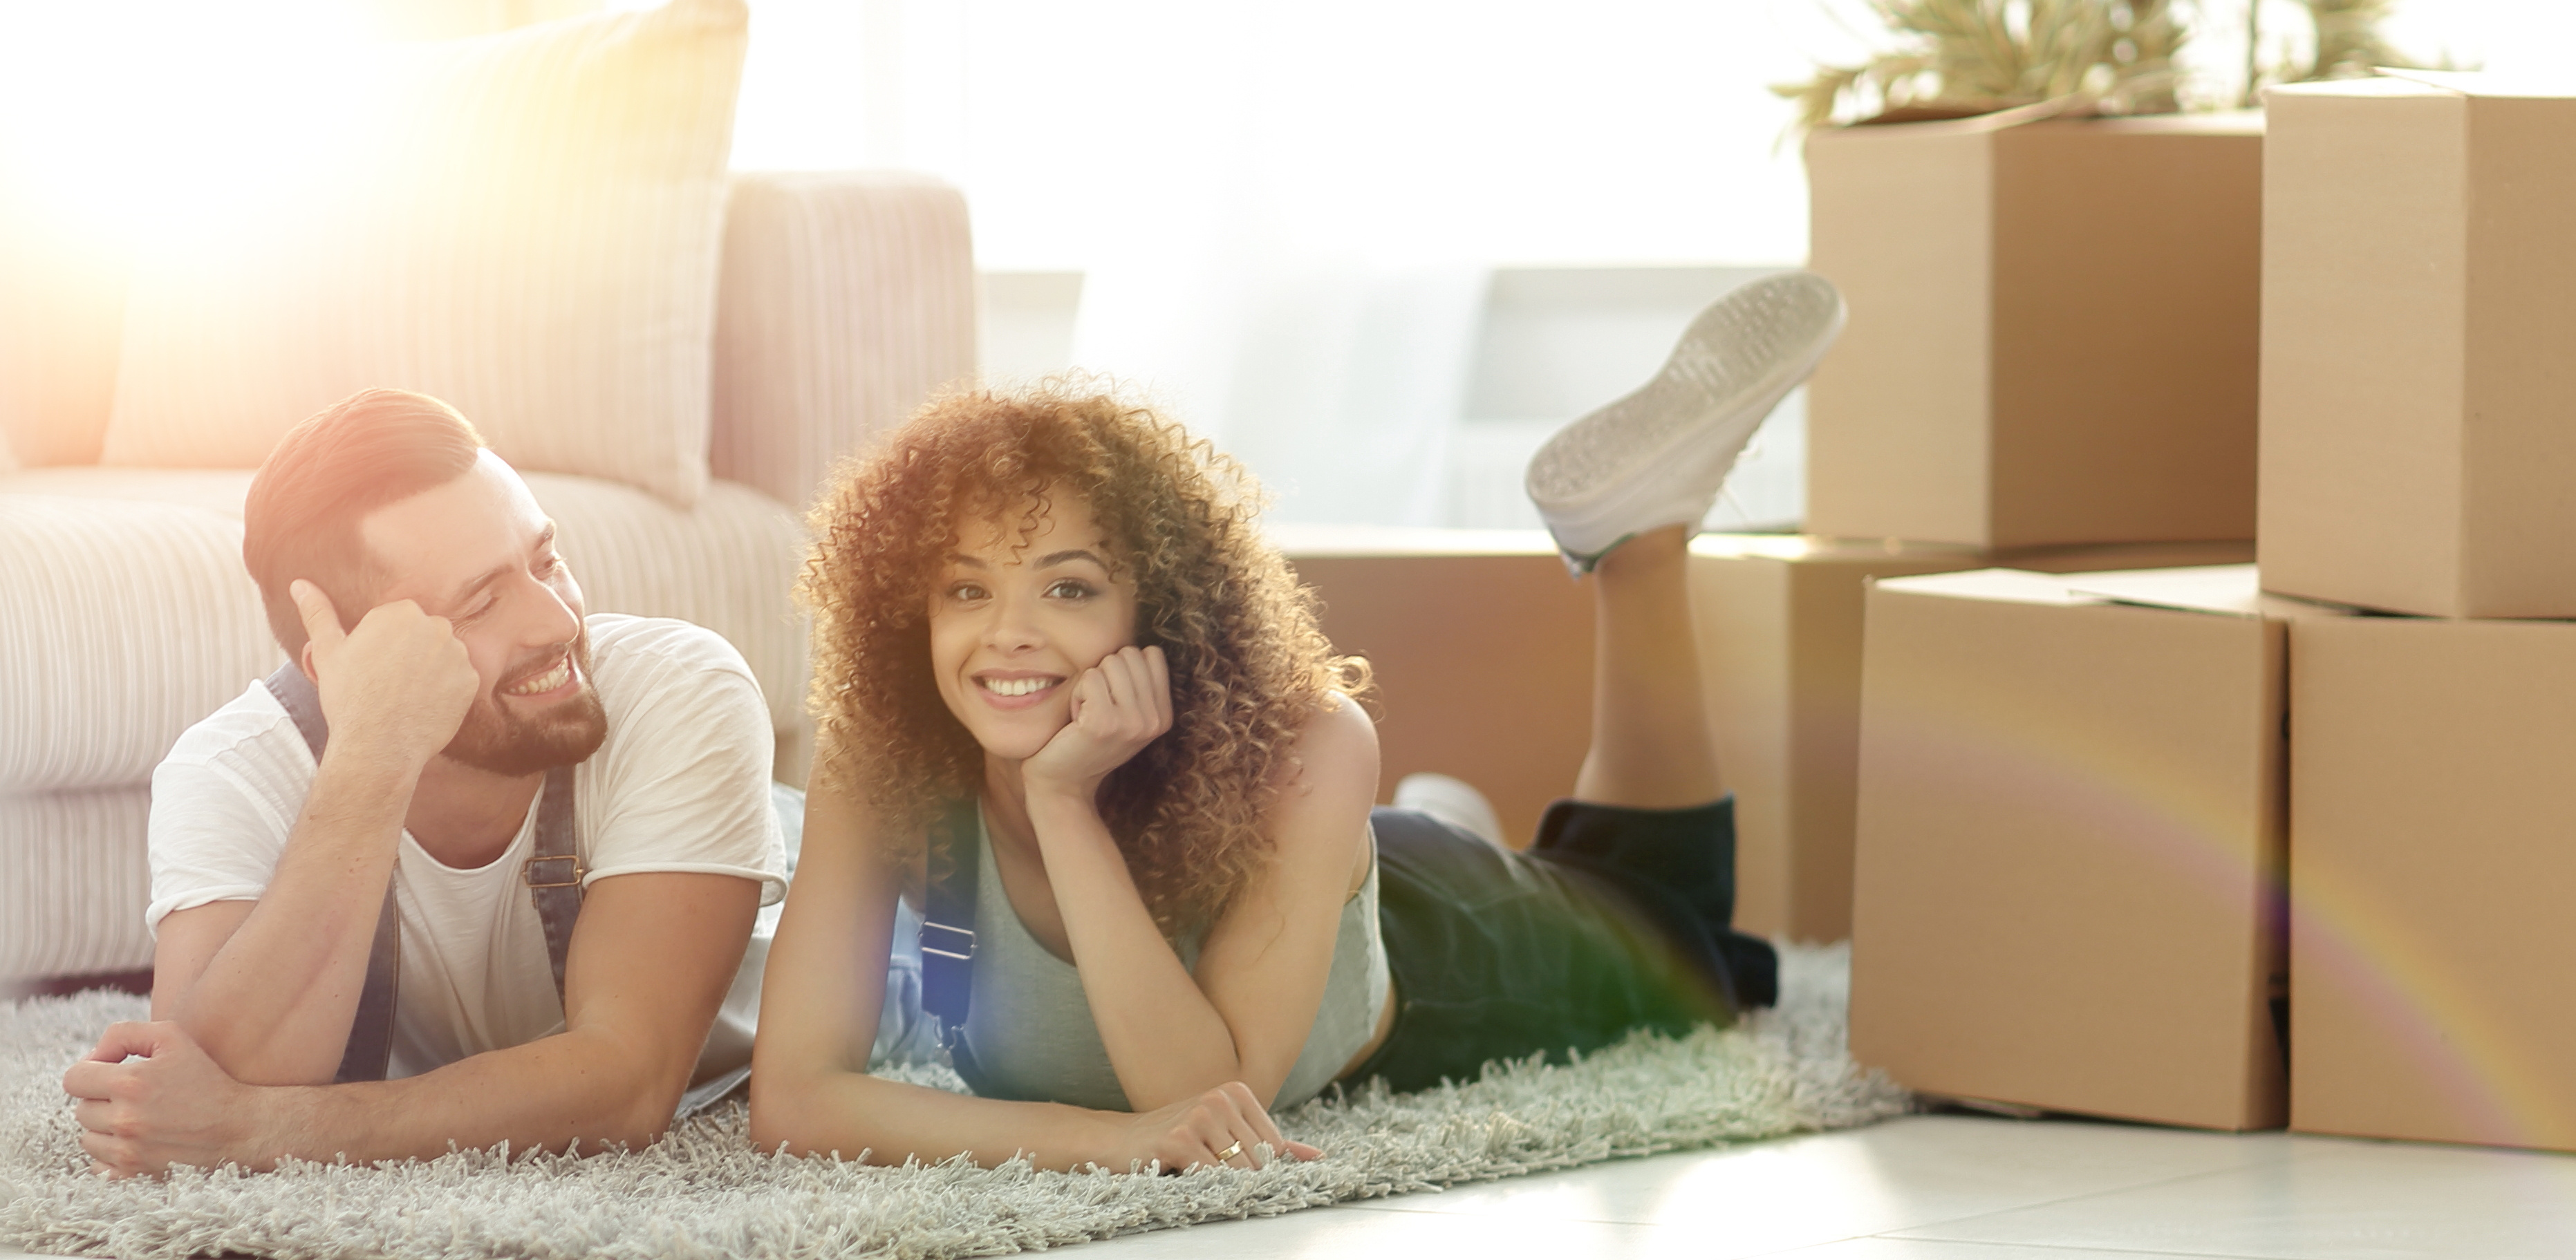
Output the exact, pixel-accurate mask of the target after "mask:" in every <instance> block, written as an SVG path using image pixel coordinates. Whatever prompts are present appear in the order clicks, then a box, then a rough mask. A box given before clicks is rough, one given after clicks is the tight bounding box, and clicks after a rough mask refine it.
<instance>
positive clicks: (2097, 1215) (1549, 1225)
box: [0, 1116, 2576, 1260]
mask: <svg viewBox="0 0 2576 1260" xmlns="http://www.w3.org/2000/svg"><path fill="white" fill-rule="evenodd" d="M15 1255H16V1253H11V1252H6V1251H0V1260H14V1258H15ZM1071 1255H1072V1256H1074V1257H1079V1258H1080V1260H1164V1258H1166V1257H1168V1258H1170V1260H1213V1258H1219V1257H1222V1258H1225V1260H1233V1258H1235V1257H1253V1256H1258V1257H1287V1256H1294V1257H1317V1258H1319V1260H1320V1258H1322V1257H1332V1258H1333V1260H1370V1258H1374V1257H1386V1258H1388V1260H1451V1258H1453V1257H1454V1258H1456V1260H1518V1258H1520V1257H1529V1258H1531V1260H1592V1258H1594V1257H1609V1256H1620V1257H1627V1256H1636V1257H1654V1258H1660V1257H1692V1258H1693V1260H1728V1258H1730V1257H1750V1256H1775V1257H1798V1258H1799V1260H2114V1258H2117V1260H2157V1258H2158V1257H2165V1258H2168V1260H2169V1258H2171V1257H2184V1256H2191V1257H2210V1256H2220V1257H2261V1258H2264V1260H2397V1258H2400V1257H2418V1256H2441V1257H2450V1256H2461V1257H2480V1258H2482V1260H2522V1258H2525V1257H2529V1258H2534V1260H2538V1258H2542V1257H2546V1258H2547V1260H2567V1258H2569V1257H2576V1157H2567V1156H2559V1155H2540V1154H2527V1153H2521V1152H2513V1151H2492V1150H2477V1149H2469V1148H2459V1147H2438V1146H2411V1145H2405V1144H2400V1143H2387V1142H2362V1141H2351V1140H2346V1139H2340V1138H2314V1137H2294V1136H2290V1135H2287V1134H2280V1133H2267V1134H2253V1135H2248V1136H2227V1135H2222V1134H2213V1133H2191V1132H2181V1131H2177V1130H2171V1129H2153V1128H2143V1127H2134V1126H2126V1125H2110V1124H2086V1123H2079V1122H2073V1121H2062V1120H2049V1121H2036V1122H2024V1121H2013V1120H1991V1119H1983V1118H1974V1117H1967V1116H1911V1117H1907V1118H1905V1119H1902V1120H1897V1121H1893V1122H1891V1123H1888V1124H1883V1125H1879V1126H1877V1127H1875V1128H1870V1129H1862V1130H1858V1131H1855V1132H1850V1133H1831V1134H1824V1135H1820V1136H1816V1137H1802V1138H1789V1139H1784V1140H1781V1141H1776V1142H1765V1143H1760V1144H1756V1145H1751V1146H1743V1147H1737V1148H1735V1149H1732V1150H1724V1151H1710V1152H1699V1153H1694V1154H1684V1155H1665V1156H1659V1157H1657V1158H1654V1159H1642V1160H1629V1161H1624V1162H1620V1163H1613V1164H1603V1165H1599V1166H1596V1167H1592V1168H1585V1169H1578V1170H1576V1171H1573V1172H1566V1173H1556V1174H1551V1175H1547V1176H1539V1177H1525V1178H1520V1179H1517V1180H1512V1181H1500V1182H1491V1183H1487V1184H1482V1185H1475V1186H1468V1187H1465V1188H1462V1189H1457V1190H1451V1191H1448V1192H1446V1193H1441V1194H1417V1195H1409V1196H1405V1197H1402V1198H1396V1199H1378V1200H1372V1201H1370V1202H1367V1203H1363V1204H1346V1205H1343V1206H1340V1207H1332V1208H1319V1209H1315V1210H1311V1211H1305V1212H1297V1213H1292V1214H1290V1215H1288V1216H1283V1217H1277V1218H1274V1219H1270V1220H1259V1221H1228V1222H1224V1223H1220V1224H1215V1225H1202V1226H1199V1227H1197V1228H1195V1229H1185V1230H1166V1231H1162V1232H1159V1233H1152V1234H1141V1235H1137V1236H1135V1237H1132V1238H1120V1239H1114V1240H1112V1241H1109V1242H1104V1243H1094V1244H1089V1245H1086V1246H1084V1247H1082V1248H1080V1249H1079V1250H1077V1251H1075V1252H1073V1253H1071Z"/></svg>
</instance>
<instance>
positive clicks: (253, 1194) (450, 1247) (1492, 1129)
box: [0, 947, 1908, 1260]
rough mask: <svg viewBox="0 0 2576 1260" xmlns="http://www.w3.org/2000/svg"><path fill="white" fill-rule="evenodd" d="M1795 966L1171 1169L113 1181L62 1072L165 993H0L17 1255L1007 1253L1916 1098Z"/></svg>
mask: <svg viewBox="0 0 2576 1260" xmlns="http://www.w3.org/2000/svg"><path fill="white" fill-rule="evenodd" d="M1781 963H1782V975H1781V980H1782V985H1781V988H1782V1000H1781V1004H1780V1007H1779V1009H1777V1010H1773V1011H1766V1012H1762V1013H1760V1014H1757V1015H1756V1016H1755V1017H1754V1018H1752V1019H1751V1020H1749V1021H1747V1022H1746V1023H1745V1024H1744V1025H1743V1026H1741V1027H1738V1028H1735V1029H1730V1030H1728V1031H1725V1032H1713V1031H1710V1030H1707V1029H1702V1030H1700V1031H1699V1032H1697V1033H1695V1034H1693V1035H1691V1036H1689V1037H1685V1038H1682V1039H1679V1040H1669V1039H1665V1038H1661V1037H1652V1036H1643V1037H1636V1038H1632V1039H1630V1040H1629V1041H1627V1042H1626V1043H1624V1044H1621V1045H1619V1046H1616V1047H1613V1048H1611V1049H1608V1050H1604V1051H1601V1052H1600V1053H1597V1054H1594V1055H1591V1056H1589V1057H1586V1058H1585V1059H1583V1060H1582V1061H1581V1062H1579V1063H1576V1064H1573V1065H1571V1066H1564V1067H1547V1066H1537V1065H1533V1064H1527V1063H1522V1064H1505V1065H1500V1066H1497V1067H1494V1068H1489V1069H1488V1070H1487V1072H1486V1074H1485V1077H1484V1079H1482V1080H1480V1081H1477V1082H1475V1083H1473V1084H1469V1085H1459V1086H1450V1087H1445V1088H1442V1089H1436V1090H1426V1091H1424V1092H1422V1093H1418V1094H1410V1095H1396V1096H1390V1095H1388V1094H1386V1093H1385V1092H1384V1091H1382V1090H1379V1091H1372V1092H1370V1093H1366V1094H1363V1095H1358V1096H1354V1097H1350V1098H1347V1099H1339V1100H1336V1099H1332V1098H1330V1097H1328V1098H1326V1099H1319V1100H1317V1101H1315V1102H1313V1103H1309V1104H1307V1105H1306V1106H1304V1107H1301V1108H1299V1109H1297V1110H1296V1111H1294V1112H1291V1113H1288V1114H1286V1115H1283V1116H1281V1117H1280V1127H1281V1128H1282V1129H1284V1130H1285V1131H1287V1132H1288V1133H1289V1134H1290V1135H1291V1136H1294V1137H1297V1138H1300V1139H1303V1140H1305V1141H1308V1142H1312V1143H1314V1144H1315V1145H1317V1146H1320V1147H1322V1148H1323V1149H1324V1150H1325V1151H1326V1152H1327V1154H1326V1157H1325V1158H1323V1159H1321V1160H1317V1161H1315V1162H1313V1163H1305V1164H1301V1163H1295V1162H1293V1161H1282V1162H1279V1163H1276V1164H1273V1165H1272V1166H1270V1167H1269V1168H1266V1169H1263V1170H1261V1171H1259V1172H1245V1171H1238V1170H1233V1169H1207V1170H1201V1171H1197V1172H1192V1173H1188V1174H1184V1175H1181V1176H1167V1177H1149V1176H1134V1175H1128V1174H1123V1173H1107V1172H1086V1173H1053V1172H1042V1171H1039V1170H1036V1169H1032V1168H1030V1167H1029V1166H1028V1165H1026V1164H1025V1163H1014V1164H1008V1165H1004V1166H1002V1167H999V1168H993V1169H981V1168H975V1167H971V1166H968V1165H966V1164H964V1163H962V1162H957V1161H951V1162H948V1163H942V1164H931V1165H923V1164H914V1165H911V1166H909V1167H904V1168H870V1167H865V1166H862V1165H858V1164H853V1163H847V1162H843V1161H840V1160H836V1159H829V1158H803V1159H800V1158H791V1157H786V1156H780V1155H774V1154H766V1153H762V1152H759V1151H755V1150H753V1149H752V1147H751V1146H750V1144H749V1142H748V1141H747V1139H746V1138H745V1136H744V1112H743V1110H742V1108H741V1106H740V1105H739V1104H734V1105H730V1106H727V1107H724V1108H720V1109H718V1110H717V1111H715V1112H713V1113H711V1114H709V1115H707V1116H703V1117H700V1118H697V1119H693V1120H690V1121H687V1122H685V1123H683V1124H681V1125H680V1126H679V1127H678V1128H677V1129H675V1130H674V1131H673V1132H672V1133H671V1135H670V1136H669V1137H668V1138H666V1139H664V1140H663V1141H661V1142H658V1143H655V1144H654V1145H653V1146H652V1147H650V1148H648V1149H646V1150H643V1151H639V1152H632V1153H623V1152H621V1153H613V1154H607V1155H594V1156H590V1157H588V1158H582V1159H573V1158H566V1157H560V1156H544V1155H540V1156H533V1157H531V1156H525V1155H521V1156H510V1155H507V1154H506V1153H504V1152H502V1151H499V1150H494V1151H467V1152H460V1153H455V1154H450V1155H446V1156H443V1157H441V1158H438V1159H432V1160H406V1161H402V1162H399V1163H387V1164H382V1165H377V1166H373V1167H366V1166H348V1165H324V1164H297V1165H293V1166H290V1167H288V1168H285V1169H281V1170H279V1171H276V1172H272V1173H243V1172H241V1171H239V1170H237V1169H225V1170H221V1171H216V1172H196V1171H183V1172H180V1173H177V1174H174V1175H172V1176H171V1177H169V1178H168V1179H167V1180H161V1181H152V1180H134V1181H122V1182H111V1181H105V1180H101V1179H99V1178H97V1177H93V1176H91V1175H89V1174H88V1173H87V1172H86V1168H87V1163H88V1161H87V1159H86V1158H85V1157H84V1156H83V1155H82V1154H81V1151H80V1148H79V1146H78V1144H77V1142H76V1140H75V1138H76V1133H77V1130H76V1129H75V1127H74V1125H73V1123H72V1119H71V1111H70V1108H69V1106H68V1104H67V1100H66V1099H65V1098H64V1096H63V1094H62V1090H61V1085H60V1081H61V1077H62V1073H63V1070H64V1069H65V1068H66V1067H68V1066H69V1065H70V1064H71V1063H72V1062H73V1061H74V1060H75V1059H76V1058H78V1057H79V1055H80V1054H81V1053H82V1052H83V1051H85V1050H87V1049H88V1048H89V1046H90V1045H91V1044H92V1043H93V1042H94V1041H95V1040H96V1038H97V1036H98V1034H99V1032H100V1031H101V1030H102V1029H103V1028H104V1027H105V1026H106V1025H107V1024H109V1023H112V1022H114V1021H116V1020H120V1019H140V1018H142V1017H143V1001H142V999H140V998H132V997H126V996H123V995H115V994H103V993H90V994H83V995H81V996H79V997H73V998H37V999H32V1000H29V1001H26V1002H22V1003H18V1004H16V1005H14V1006H0V1244H5V1245H7V1246H13V1247H18V1248H22V1249H24V1250H27V1251H33V1252H42V1253H55V1254H66V1255H114V1256H119V1257H126V1258H127V1260H141V1258H143V1257H173V1258H177V1257H187V1256H196V1255H208V1254H223V1253H247V1254H250V1255H257V1256H277V1257H297V1258H300V1257H361V1256H366V1257H375V1256H386V1257H404V1258H412V1257H419V1258H423V1260H428V1258H439V1260H444V1258H447V1257H457V1258H460V1260H461V1258H464V1257H487V1256H527V1257H557V1256H562V1257H572V1256H611V1257H638V1258H641V1257H663V1256H684V1257H695V1256H710V1257H713V1256H726V1257H737V1256H739V1257H808V1256H811V1257H826V1256H830V1257H839V1256H899V1257H949V1256H983V1255H995V1254H1000V1253H1004V1252H1011V1251H1019V1250H1026V1249H1031V1248H1039V1247H1052V1246H1060V1245H1062V1244H1065V1243H1071V1242H1080V1241H1083V1240H1085V1239H1092V1238H1106V1237H1109V1236H1110V1235H1113V1234H1122V1233H1132V1232H1135V1231H1138V1230H1146V1229H1160V1228H1163V1227H1166V1226H1173V1225H1187V1224H1190V1223H1192V1222H1197V1221H1206V1220H1214V1219H1219V1218H1233V1217H1245V1216H1269V1215H1275V1214H1277V1213H1281V1212H1289V1211H1294V1210H1296V1209H1298V1208H1302V1207H1311V1206H1315V1205H1318V1204H1325V1203H1333V1202H1336V1201H1340V1200H1344V1199H1360V1198H1368V1197H1370V1196H1374V1195H1389V1194H1405V1193H1410V1192H1414V1191H1422V1190H1433V1189H1437V1188H1439V1187H1441V1186H1446V1185H1453V1184H1456V1183H1459V1182H1464V1181H1476V1180H1482V1179H1487V1178H1495V1177H1509V1176H1514V1175H1517V1174H1520V1173H1527V1172H1535V1171H1539V1170H1541V1169H1550V1168H1566V1167H1570V1166H1573V1165H1577V1164H1588V1163H1593V1162H1595V1161H1599V1160H1605V1159H1617V1158H1621V1157H1625V1156H1635V1155H1648V1154H1653V1153H1655V1152H1659V1151H1671V1150H1680V1149H1684V1148H1690V1147H1704V1146H1711V1145H1715V1144H1718V1143H1723V1142H1733V1141H1743V1140H1747V1139H1753V1138H1765V1137H1773V1136H1777V1135H1780V1134H1786V1133H1796V1132H1802V1131H1810V1130H1818V1129H1834V1128H1847V1127H1850V1126H1854V1125H1861V1124H1867V1123H1870V1122H1871V1121H1875V1120H1879V1119H1883V1118H1886V1117H1888V1116H1892V1115H1896V1114H1898V1113H1900V1112H1903V1111H1905V1110H1906V1109H1907V1107H1908V1099H1907V1097H1906V1095H1905V1093H1904V1092H1903V1091H1902V1090H1900V1089H1899V1088H1898V1087H1897V1086H1896V1085H1894V1084H1893V1083H1891V1082H1890V1081H1888V1080H1887V1079H1886V1078H1885V1077H1884V1076H1881V1075H1878V1074H1876V1073H1864V1072H1861V1071H1859V1070H1858V1069H1856V1068H1855V1067H1854V1066H1853V1064H1852V1062H1851V1059H1850V1056H1849V1055H1848V1054H1847V1053H1846V1051H1845V1049H1844V1030H1845V1021H1844V1004H1845V995H1846V993H1847V991H1848V976H1849V964H1848V958H1847V956H1846V955H1845V954H1844V953H1843V951H1842V950H1840V949H1828V948H1812V947H1808V948H1799V947H1792V948H1789V949H1786V950H1783V951H1782V958H1781ZM930 1071H931V1072H933V1073H935V1074H936V1075H938V1076H942V1077H945V1079H946V1083H948V1084H949V1085H950V1087H951V1088H955V1087H956V1085H955V1078H954V1077H953V1076H947V1075H946V1073H945V1072H944V1070H938V1069H931V1070H930ZM923 1079H924V1080H925V1081H930V1078H929V1077H928V1076H925V1077H924V1078H923ZM930 1083H938V1082H936V1081H930Z"/></svg>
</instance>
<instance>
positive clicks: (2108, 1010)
mask: <svg viewBox="0 0 2576 1260" xmlns="http://www.w3.org/2000/svg"><path fill="white" fill-rule="evenodd" d="M2335 615H2336V614H2334V613H2332V612H2331V611H2328V610H2325V609H2322V608H2319V607H2316V606H2313V605H2304V604H2300V603H2297V602H2295V601H2289V600H2280V599H2267V598H2265V597H2263V596H2261V595H2260V594H2259V592H2258V589H2257V582H2256V579H2255V575H2254V569H2253V567H2252V566H2250V565H2243V566H2234V567H2227V568H2208V569H2178V570H2171V571H2168V572H2163V573H2138V572H2118V573H2092V574H2074V575H2066V576H2055V577H2052V576H2046V575H2042V574H2036V573H2028V572H2018V571H2013V570H2000V569H1997V570H1984V571H1979V572H1971V573H1956V574H1944V575H1940V576H1937V577H1918V578H1904V579H1898V580H1893V581H1885V582H1880V583H1878V584H1877V585H1876V587H1875V588H1874V589H1873V590H1872V591H1871V592H1870V594H1869V634H1868V644H1867V658H1866V663H1865V665H1864V667H1863V678H1864V680H1865V681H1864V686H1863V691H1862V702H1861V704H1862V712H1861V731H1862V735H1861V741H1862V742H1861V767H1862V778H1861V788H1860V805H1859V855H1858V856H1859V861H1858V866H1859V872H1858V884H1857V887H1856V889H1855V905H1854V918H1855V930H1854V935H1853V942H1852V944H1853V969H1852V1029H1851V1036H1852V1053H1853V1054H1854V1055H1855V1056H1857V1057H1858V1058H1859V1059H1860V1060H1861V1061H1862V1062H1864V1063H1869V1064H1872V1065H1875V1066H1880V1067H1884V1068H1886V1069H1888V1070H1889V1071H1890V1072H1891V1073H1893V1074H1894V1075H1895V1076H1896V1078H1897V1079H1898V1080H1901V1081H1904V1082H1905V1083H1907V1084H1908V1085H1911V1086H1913V1087H1915V1088H1917V1089H1921V1090H1925V1091H1929V1092H1933V1093H1940V1094H1951V1095H1959V1096H1965V1097H1971V1098H1981V1099H1993V1100H1999V1101H2006V1102H2012V1103H2018V1104H2023V1105H2027V1106H2035V1107H2042V1108H2047V1109H2051V1110H2063V1111H2079V1112H2086V1113H2091V1114H2097V1115H2111V1116H2123V1117H2129V1118H2133V1119H2142V1120H2155V1121H2161V1122H2165V1123H2172V1124H2189V1125H2199V1126H2204V1127H2209V1128H2219V1129H2245V1128H2260V1127H2266V1126H2272V1125H2278V1124H2279V1123H2281V1120H2282V1115H2283V1073H2284V1067H2285V1063H2284V1060H2283V1054H2282V1046H2281V1040H2280V1033H2281V1029H2280V1027H2279V1025H2278V1024H2277V1023H2276V1020H2275V1016H2276V1015H2277V1014H2278V1012H2277V1011H2276V1010H2275V1008H2274V1005H2273V1002H2274V999H2275V998H2277V997H2278V996H2279V995H2280V992H2281V987H2282V982H2283V964H2284V958H2283V952H2282V942H2281V939H2280V917H2279V914H2278V910H2279V899H2278V892H2279V880H2280V872H2281V866H2282V859H2283V854H2282V823H2283V818H2282V808H2281V807H2282V800H2283V792H2284V786H2283V761H2284V749H2283V723H2282V714H2283V710H2284V706H2285V703H2286V700H2287V696H2286V691H2285V686H2284V669H2283V666H2284V661H2285V656H2286V646H2285V635H2286V631H2287V629H2288V627H2289V626H2290V625H2291V624H2292V623H2293V622H2294V621H2296V620H2300V619H2305V618H2312V617H2333V616H2335Z"/></svg>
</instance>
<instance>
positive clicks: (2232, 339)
mask: <svg viewBox="0 0 2576 1260" xmlns="http://www.w3.org/2000/svg"><path fill="white" fill-rule="evenodd" d="M2262 154H2263V135H2262V123H2261V121H2260V118H2259V116H2256V115H2244V114H2228V115H2198V116H2187V117H2163V118H2125V119H2065V118H2053V117H2050V116H2049V114H2048V111H2047V109H2045V108H2034V109H2028V110H2014V111H2009V112H2006V113H1999V114H1988V115H1985V116H1983V117H1978V118H1966V119H1959V120H1955V121H1947V122H1910V123H1896V124H1888V125H1865V126H1857V127H1847V128H1839V129H1834V130H1828V131H1821V132H1818V133H1816V134H1815V135H1814V136H1812V137H1810V138H1809V140H1808V142H1807V173H1808V180H1809V183H1810V186H1811V190H1810V206H1811V210H1810V222H1811V230H1810V234H1809V250H1810V255H1811V261H1810V263H1809V265H1810V266H1811V267H1812V268H1813V269H1814V270H1816V271H1817V272H1818V273H1820V274H1822V275H1823V276H1824V277H1825V278H1826V279H1828V280H1831V281H1833V282H1834V284H1835V285H1836V286H1838V287H1840V288H1841V289H1842V291H1843V297H1844V300H1845V301H1846V302H1847V303H1849V305H1850V312H1851V313H1850V322H1849V324H1848V325H1847V326H1846V327H1845V329H1844V330H1843V335H1842V339H1841V342H1840V343H1839V344H1838V345H1837V346H1836V347H1835V348H1834V351H1833V353H1831V354H1829V355H1827V356H1826V357H1825V361H1824V362H1823V364H1822V365H1820V366H1819V367H1818V368H1817V369H1816V376H1815V381H1814V384H1813V385H1812V386H1811V387H1810V389H1809V397H1808V402H1807V418H1808V419H1807V425H1808V433H1807V452H1808V454H1807V468H1808V478H1807V523H1806V527H1807V528H1808V529H1809V530H1811V531H1813V532H1816V533H1819V534H1830V535H1838V536H1845V537H1855V538H1908V539H1927V540H1930V539H1938V540H1943V541H1949V542H1958V543H1968V544H1972V545H1975V546H1979V547H1995V548H2018V547H2036V546H2067V545H2089V544H2097V543H2123V542H2150V541H2173V540H2180V539H2245V538H2251V537H2253V536H2254V511H2255V505H2254V469H2255V461H2254V455H2255V398H2256V392H2255V381H2256V361H2257V350H2256V335H2257V331H2258V327H2259V320H2260V316H2259V306H2258V300H2259V296H2260V276H2261V262H2260V249H2261V242H2262V236H2261V232H2262V169H2263V168H2262V164H2263V156H2262Z"/></svg>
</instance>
